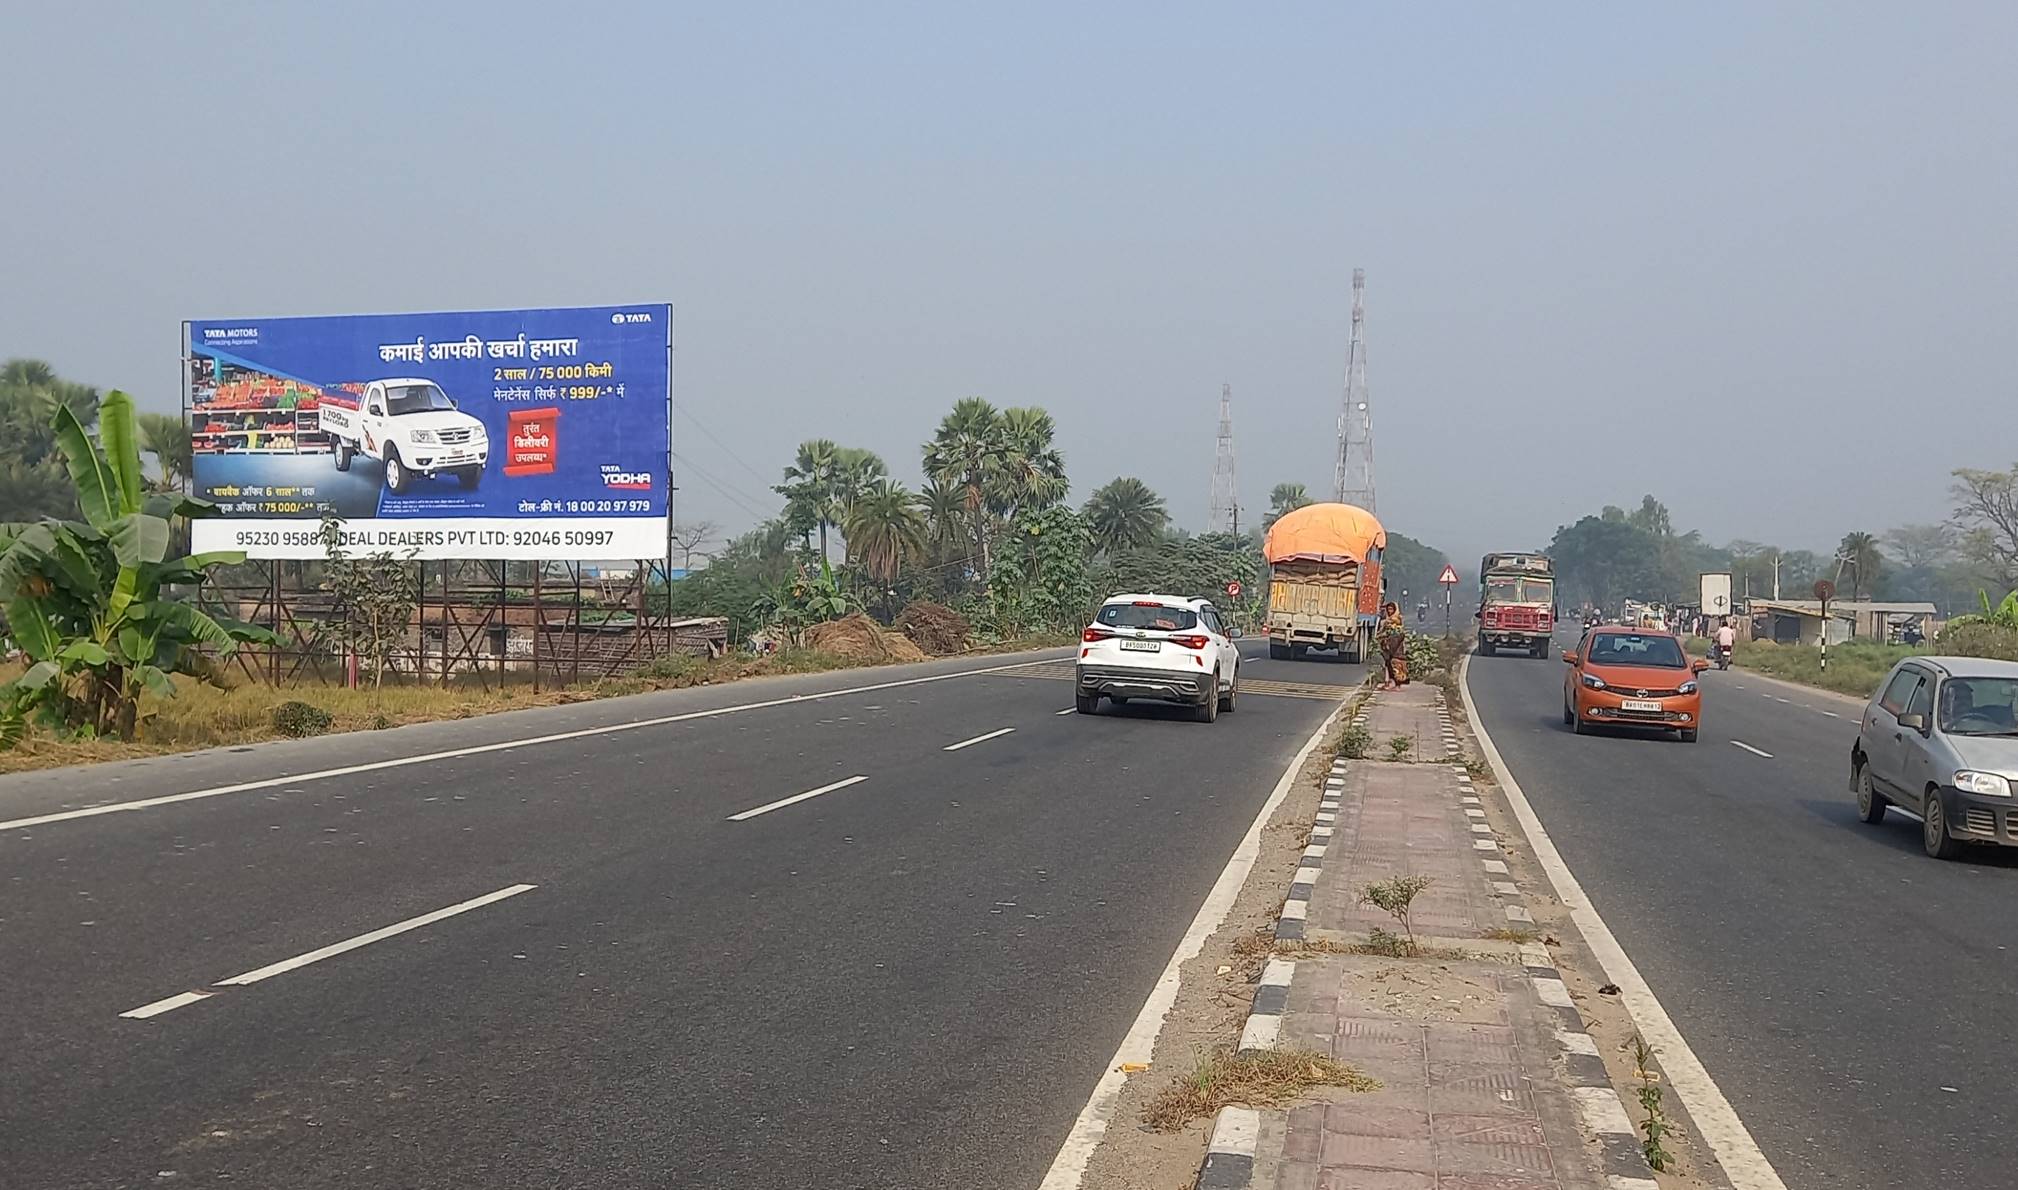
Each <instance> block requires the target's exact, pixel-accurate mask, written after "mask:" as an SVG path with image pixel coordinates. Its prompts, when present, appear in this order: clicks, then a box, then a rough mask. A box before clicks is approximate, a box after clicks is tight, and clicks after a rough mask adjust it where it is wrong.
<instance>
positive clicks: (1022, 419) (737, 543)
mask: <svg viewBox="0 0 2018 1190" xmlns="http://www.w3.org/2000/svg"><path fill="white" fill-rule="evenodd" d="M1056 434H1057V425H1056V422H1055V421H1054V419H1053V418H1052V416H1051V415H1050V414H1049V413H1048V412H1046V411H1045V410H1043V409H1041V408H1036V407H1030V406H1025V407H1009V408H997V407H996V406H995V405H993V404H992V403H990V402H988V401H986V400H983V399H981V398H978V397H968V398H965V399H962V400H960V401H958V402H957V403H955V404H954V406H953V408H952V410H951V411H950V412H948V413H947V414H946V415H945V417H944V418H942V419H941V421H940V423H939V425H938V427H937V428H936V430H935V431H934V432H933V434H932V436H931V437H930V439H929V440H927V441H926V442H924V443H923V444H921V446H920V448H919V458H920V462H921V464H922V470H923V473H924V476H925V482H924V484H923V486H922V487H921V488H920V489H918V490H916V491H913V490H911V489H909V488H907V487H906V486H905V485H904V484H902V483H900V482H898V481H897V480H895V479H894V478H892V476H891V474H890V468H889V466H888V464H887V463H886V462H885V461H884V460H883V459H882V458H881V457H880V456H878V455H877V454H876V453H875V452H873V451H870V450H865V449H861V448H857V447H849V446H844V445H841V444H838V443H836V442H833V441H831V440H828V439H824V438H821V439H813V440H809V441H807V442H803V443H801V444H800V446H799V448H798V450H797V452H796V453H795V455H794V457H793V459H792V461H791V462H790V463H789V464H787V465H786V466H785V467H784V468H783V474H782V478H781V481H780V482H779V483H778V484H777V485H776V488H775V490H776V492H777V493H778V495H779V496H780V497H781V498H782V499H783V502H784V504H783V508H782V510H781V511H780V513H779V514H778V516H776V517H775V518H773V519H771V520H768V521H766V522H764V523H763V524H761V525H759V526H757V527H756V528H755V529H753V530H751V531H749V532H748V533H745V534H743V535H741V536H739V537H736V538H735V539H733V540H731V541H729V542H728V543H727V544H726V546H724V548H723V549H721V550H720V551H719V552H718V553H716V554H715V555H714V556H713V557H712V559H711V560H710V563H709V565H708V566H707V567H706V568H705V569H702V570H698V571H695V572H693V573H692V574H690V575H689V576H688V577H687V578H686V579H684V580H682V581H680V582H678V583H674V584H672V589H671V590H670V591H669V592H667V598H668V599H669V601H670V603H671V606H672V608H673V610H674V611H676V612H679V613H681V614H697V615H698V614H711V615H725V616H729V617H731V618H732V619H736V620H738V621H739V622H744V623H747V622H749V619H750V615H751V612H752V609H755V612H756V616H757V618H759V619H768V620H771V621H774V622H782V623H785V624H786V625H788V626H789V625H790V624H792V623H794V622H805V621H808V620H811V619H814V618H815V616H814V611H815V610H817V611H818V612H819V613H820V614H821V615H831V614H832V613H834V612H836V611H838V610H840V609H842V608H844V607H848V608H860V609H864V610H868V611H871V612H873V613H875V614H877V615H879V616H881V617H883V618H886V619H887V618H889V617H890V616H892V615H894V613H895V612H896V610H897V609H898V608H901V607H902V606H903V605H905V604H907V603H910V602H914V601H919V600H926V601H931V602H936V603H942V604H945V605H948V606H950V607H953V608H955V609H956V610H958V611H960V612H961V613H962V614H963V615H965V616H967V618H968V619H969V620H970V621H971V622H973V623H974V625H975V626H976V627H977V629H979V630H980V631H981V632H982V633H984V634H986V635H995V636H1001V637H1007V636H1014V635H1019V634H1024V633H1030V632H1045V631H1070V630H1073V629H1076V628H1077V627H1079V626H1081V625H1082V624H1084V622H1085V620H1086V617H1087V616H1088V615H1089V614H1090V613H1091V611H1092V609H1093V607H1094V605H1095V603H1096V601H1097V600H1098V599H1099V598H1102V597H1105V596H1106V595H1109V594H1112V593H1115V592H1120V591H1160V592H1167V593H1176V594H1193V595H1208V596H1211V597H1212V598H1214V599H1215V600H1217V601H1218V602H1220V603H1221V604H1222V605H1224V606H1226V607H1227V609H1228V610H1229V611H1231V612H1232V613H1233V614H1234V615H1235V616H1236V617H1239V616H1243V615H1244V616H1247V617H1253V616H1254V615H1256V614H1257V613H1258V611H1259V610H1260V607H1261V605H1262V603H1263V602H1265V600H1266V595H1267V593H1266V591H1265V590H1263V588H1264V587H1265V585H1266V584H1265V582H1264V581H1263V579H1264V577H1265V575H1266V571H1267V566H1266V563H1265V562H1264V561H1263V559H1262V555H1261V542H1262V537H1263V533H1264V531H1265V529H1266V528H1267V526H1268V525H1271V524H1273V523H1274V521H1275V520H1276V519H1277V518H1278V517H1280V516H1281V515H1282V514H1283V513H1286V512H1288V511H1290V510H1291V509H1293V508H1297V507H1301V506H1302V505H1304V504H1308V503H1310V502H1311V501H1310V498H1309V496H1308V493H1307V492H1306V490H1305V488H1304V486H1303V485H1301V484H1279V485H1277V486H1276V488H1275V489H1274V490H1273V491H1272V492H1271V493H1270V508H1269V512H1268V514H1267V515H1266V516H1265V517H1264V518H1263V521H1262V524H1261V525H1259V526H1255V527H1254V528H1251V529H1248V530H1246V531H1244V532H1240V533H1226V532H1218V533H1191V532H1189V531H1186V530H1184V529H1181V528H1178V527H1175V526H1174V525H1173V524H1172V521H1171V517H1170V513H1169V509H1168V506H1167V505H1166V503H1165V501H1164V499H1163V497H1162V496H1161V495H1159V494H1158V493H1157V492H1156V491H1155V490H1153V489H1152V488H1150V487H1149V485H1148V484H1146V483H1144V482H1143V481H1142V480H1141V479H1139V478H1137V477H1134V476H1126V475H1124V476H1118V477H1116V478H1114V479H1111V480H1109V481H1107V482H1106V483H1104V484H1102V485H1100V486H1099V487H1098V488H1095V489H1094V490H1093V491H1092V492H1091V494H1090V495H1088V496H1087V498H1086V499H1085V500H1084V501H1083V502H1080V503H1079V504H1077V505H1076V506H1074V505H1073V504H1072V502H1071V501H1070V499H1069V497H1070V494H1071V491H1072V483H1071V479H1070V477H1069V475H1068V473H1067V471H1066V466H1065V459H1064V456H1063V454H1062V453H1061V452H1060V450H1059V449H1058V446H1057V444H1056ZM680 532H681V531H680V530H676V534H678V533H680ZM685 537H686V538H687V539H689V540H690V539H691V537H692V532H691V529H689V530H688V531H686V532H685ZM1388 558H1389V559H1390V562H1389V575H1390V578H1389V585H1390V588H1391V589H1393V590H1395V591H1399V590H1401V589H1402V588H1403V587H1404V586H1405V587H1407V588H1408V589H1409V590H1411V591H1420V592H1423V593H1425V594H1426V593H1427V592H1428V591H1429V590H1430V589H1432V588H1433V586H1434V584H1435V579H1436V575H1437V572H1438V571H1440V570H1441V569H1442V567H1443V565H1444V561H1445V559H1444V556H1443V554H1442V553H1441V552H1439V551H1436V550H1434V549H1431V548H1430V547H1428V546H1425V545H1423V544H1422V543H1421V542H1418V541H1416V540H1415V539H1413V538H1410V537H1407V536H1405V535H1402V534H1396V533H1393V532H1392V531H1390V533H1389V546H1388ZM1236 582H1237V583H1239V584H1240V587H1241V594H1240V596H1238V597H1237V598H1236V597H1231V596H1229V595H1228V594H1226V590H1227V586H1228V584H1231V583H1236Z"/></svg>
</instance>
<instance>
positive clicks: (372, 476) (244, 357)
mask: <svg viewBox="0 0 2018 1190" xmlns="http://www.w3.org/2000/svg"><path fill="white" fill-rule="evenodd" d="M184 327H185V330H186V335H185V342H186V350H187V364H186V372H185V383H186V385H187V391H186V399H185V404H186V406H187V408H188V410H189V422H190V435H191V442H192V444H193V446H194V467H193V479H192V484H191V491H192V494H194V495H196V496H198V497H200V498H202V499H205V500H209V501H211V502H212V503H214V504H216V505H217V507H218V515H217V516H215V517H212V518H210V519H206V520H198V521H195V522H193V524H192V526H191V528H192V531H193V535H194V536H193V541H192V545H193V547H194V548H195V549H196V550H199V551H202V550H243V551H245V553H246V554H247V555H248V556H250V557H253V558H319V557H321V556H323V553H324V549H323V544H322V541H321V539H320V538H319V536H318V526H319V522H320V520H321V517H322V515H323V513H324V512H325V511H328V512H332V513H334V514H335V515H336V516H338V517H340V518H342V520H343V522H344V538H345V542H346V545H347V547H348V548H349V549H351V550H352V551H353V552H355V553H376V552H379V551H389V552H391V553H394V554H398V555H407V554H409V553H410V554H411V555H412V556H414V557H417V558H424V559H433V558H488V559H499V558H509V559H527V560H535V561H543V560H555V559H574V558H655V557H658V556H660V555H662V554H664V553H665V550H666V501H667V497H668V489H669V477H670V474H671V464H670V458H669V455H668V449H669V447H668V437H667V431H668V425H667V421H668V417H669V413H670V409H671V395H672V390H671V384H672V370H671V369H672V365H671V352H672V307H671V306H670V305H664V304H660V305H643V306H590V307H583V308H577V309H559V310H487V311H467V312H449V313H436V314H362V315H351V316H342V317H331V318H233V319H224V320H215V321H205V322H189V323H185V324H184Z"/></svg>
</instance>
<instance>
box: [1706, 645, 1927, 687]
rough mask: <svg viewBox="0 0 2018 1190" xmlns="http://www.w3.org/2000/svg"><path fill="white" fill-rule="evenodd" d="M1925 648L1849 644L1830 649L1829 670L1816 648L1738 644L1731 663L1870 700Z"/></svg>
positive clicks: (1809, 646)
mask: <svg viewBox="0 0 2018 1190" xmlns="http://www.w3.org/2000/svg"><path fill="white" fill-rule="evenodd" d="M1933 651H1934V650H1933V649H1932V648H1930V647H1928V646H1926V645H1881V644H1876V643H1874V642H1871V641H1849V642H1847V643H1844V644H1840V645H1830V646H1829V668H1828V669H1827V670H1824V669H1823V668H1822V650H1821V647H1820V646H1818V645H1778V644H1774V643H1773V642H1771V641H1741V642H1739V644H1738V647H1737V650H1736V651H1735V652H1734V653H1733V654H1732V657H1731V660H1732V661H1733V662H1735V663H1736V664H1737V666H1738V667H1739V668H1740V669H1749V670H1755V671H1757V672H1759V673H1762V674H1766V675H1768V676H1770V677H1775V678H1781V679H1783V680H1785V681H1789V682H1799V683H1800V684H1801V685H1803V686H1814V687H1816V688H1818V689H1822V690H1833V691H1835V692H1836V693H1838V694H1848V695H1852V696H1854V697H1857V698H1869V697H1870V696H1871V692H1872V691H1874V690H1876V689H1877V688H1878V683H1879V682H1881V681H1883V680H1884V677H1885V674H1886V673H1887V672H1888V671H1890V670H1891V668H1892V667H1893V666H1894V665H1897V664H1898V663H1899V661H1900V660H1901V659H1902V658H1906V657H1913V656H1919V655H1922V654H1926V653H1931V652H1933Z"/></svg>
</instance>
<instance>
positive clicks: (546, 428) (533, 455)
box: [504, 409, 561, 475]
mask: <svg viewBox="0 0 2018 1190" xmlns="http://www.w3.org/2000/svg"><path fill="white" fill-rule="evenodd" d="M560 419H561V411H560V410H558V409H514V410H512V411H511V415H510V424H509V425H508V426H507V427H506V429H505V466H504V473H505V474H506V475H550V474H552V473H553V469H554V458H555V455H556V454H557V453H558V450H559V439H560V431H559V426H560Z"/></svg>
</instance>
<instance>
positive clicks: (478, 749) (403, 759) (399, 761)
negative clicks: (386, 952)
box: [0, 661, 1050, 831]
mask: <svg viewBox="0 0 2018 1190" xmlns="http://www.w3.org/2000/svg"><path fill="white" fill-rule="evenodd" d="M1049 663H1050V662H1048V661H1018V662H1016V663H1014V664H1012V665H991V666H988V667H986V668H983V669H963V670H960V671H958V672H956V673H949V674H931V675H928V676H926V677H922V678H903V679H900V680H898V681H894V682H877V683H875V684H874V685H870V686H850V687H848V688H847V689H845V690H823V691H816V692H815V693H812V694H794V695H791V696H790V697H787V698H767V699H765V700H763V701H762V702H745V703H737V704H736V705H735V706H728V707H713V708H711V709H709V710H705V711H685V712H682V713H681V714H678V715H660V716H658V717H656V718H652V719H639V720H636V721H635V722H631V723H607V724H604V725H603V726H601V727H583V728H578V729H576V730H574V731H556V732H550V733H549V734H547V735H537V736H526V737H524V738H522V739H516V740H499V741H497V742H496V743H491V744H473V745H471V746H470V747H467V748H450V749H448V750H446V751H442V752H423V753H420V754H419V755H416V756H398V757H394V758H393V759H391V760H374V761H371V762H370V763H367V764H352V765H345V766H344V767H342V768H334V769H319V770H316V771H315V772H309V773H295V774H293V775H291V776H286V777H266V778H262V779H260V780H258V781H241V782H239V783H237V784H235V785H218V786H215V787H213V788H210V789H192V790H190V791H189V792H188V793H171V794H166V795H164V796H161V797H149V798H141V799H139V800H137V801H131V802H113V803H111V804H109V805H103V806H87V807H85V808H84V809H81V810H61V811H58V812H56V813H53V814H37V815H35V816H34V817H32V818H16V819H13V820H11V821H8V822H0V831H10V830H18V829H20V828H22V827H29V826H42V825H44V824H46V823H51V822H67V821H69V820H70V819H73V818H95V817H97V816H98V815H100V814H117V813H119V812H120V811H122V810H147V809H152V808H153V807H155V806H167V805H172V804H174V803H176V802H188V801H195V800H197V799H199V798H211V797H222V796H224V795H225V794H228V793H249V792H251V791H253V790H255V789H272V788H274V787H276V786H282V785H293V784H296V783H299V782H303V781H326V780H328V779H329V778H331V777H348V776H352V775H354V774H357V773H375V772H378V771H379V770H381V769H396V768H404V767H406V766H407V765H413V764H428V763H430V762H433V761H437V760H455V759H457V758H458V757H463V756H481V755H483V754H485V753H488V752H507V751H511V750H512V749H515V748H530V747H534V746H536V745H539V744H552V743H557V742H559V741H561V740H581V739H589V738H591V737H593V736H600V735H613V734H615V733H617V732H620V731H636V730H638V729H639V728H643V727H664V726H665V725H666V724H668V723H687V722H691V721H693V720H696V719H713V718H715V717H716V716H719V715H734V714H738V713H740V712H743V711H763V710H769V709H770V708H772V707H783V706H790V705H792V704H793V703H806V702H819V701H820V700H822V699H827V698H846V697H848V696H850V695H855V694H869V693H873V692H874V691H877V690H894V689H897V688H899V687H903V686H918V685H923V684H925V683H927V682H950V681H952V680H953V679H955V678H971V677H978V676H980V675H982V674H997V673H1006V672H1008V671H1009V670H1012V669H1028V668H1030V667H1031V666H1034V665H1046V664H1049Z"/></svg>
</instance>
